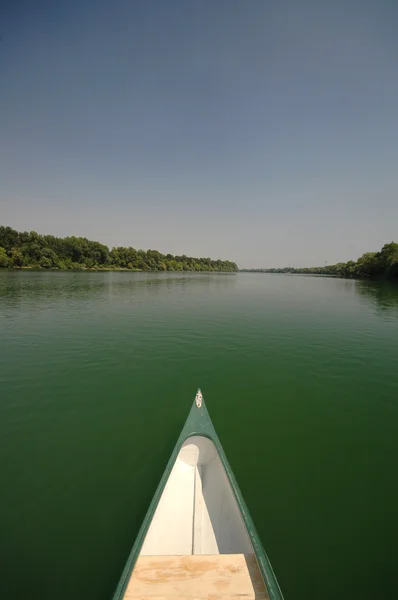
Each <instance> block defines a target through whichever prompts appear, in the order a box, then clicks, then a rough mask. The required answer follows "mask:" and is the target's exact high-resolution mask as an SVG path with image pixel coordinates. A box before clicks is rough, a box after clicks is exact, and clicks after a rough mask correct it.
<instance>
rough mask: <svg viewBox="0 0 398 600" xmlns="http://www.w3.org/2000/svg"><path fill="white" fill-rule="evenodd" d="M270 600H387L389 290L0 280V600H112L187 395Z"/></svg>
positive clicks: (395, 391)
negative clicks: (211, 441) (203, 412)
mask: <svg viewBox="0 0 398 600" xmlns="http://www.w3.org/2000/svg"><path fill="white" fill-rule="evenodd" d="M198 386H200V387H201V388H202V391H203V394H204V397H205V399H206V402H207V407H208V409H209V412H210V414H211V417H212V419H213V422H214V425H215V427H216V430H217V432H218V434H219V437H220V439H221V442H222V444H223V446H224V450H225V452H226V454H227V456H228V459H229V461H230V463H231V465H232V468H233V470H234V473H235V475H236V478H237V480H238V482H239V485H240V487H241V489H242V492H243V494H244V497H245V500H246V502H247V504H248V506H249V509H250V511H251V514H252V517H253V520H254V522H255V524H256V526H257V529H258V530H259V533H260V535H261V538H262V541H263V545H264V547H265V550H266V552H267V554H268V556H269V558H270V560H271V563H272V565H273V568H274V570H275V572H276V575H277V578H278V580H279V583H280V586H281V588H282V590H283V592H284V595H285V598H286V600H312V599H314V600H319V599H321V600H323V599H325V600H328V599H330V600H332V599H333V600H335V599H336V598H339V600H353V599H356V598H358V600H359V599H360V600H365V599H368V598H369V599H372V600H374V598H376V597H377V598H394V597H398V583H397V581H398V580H397V562H396V557H397V551H396V547H397V535H398V517H397V514H398V510H397V507H398V475H397V471H398V469H397V462H398V286H397V285H394V284H387V283H370V282H361V281H349V280H342V279H333V278H326V277H305V276H296V275H264V274H250V273H247V274H246V273H241V274H237V275H236V274H189V273H185V274H174V273H166V274H157V273H128V272H123V273H117V272H110V273H100V272H98V273H95V272H26V271H20V272H12V271H6V270H2V271H0V489H1V493H0V531H1V535H0V555H1V563H2V568H1V571H2V575H1V578H0V597H1V598H4V599H7V600H14V599H15V600H20V599H21V598H30V599H32V598H40V599H44V598H53V597H57V599H58V600H66V599H68V600H70V599H71V598H74V599H82V598H85V599H86V600H107V599H111V597H112V593H113V590H114V588H115V586H116V584H117V581H118V578H119V576H120V574H121V571H122V568H123V566H124V562H125V559H126V557H127V554H128V552H129V550H130V548H131V546H132V544H133V541H134V538H135V535H136V533H137V530H138V528H139V526H140V523H141V521H142V519H143V517H144V514H145V512H146V509H147V506H148V504H149V502H150V499H151V497H152V495H153V492H154V490H155V488H156V485H157V483H158V481H159V478H160V475H161V473H162V471H163V468H164V466H165V464H166V462H167V460H168V457H169V455H170V452H171V450H172V448H173V446H174V443H175V441H176V439H177V437H178V435H179V432H180V430H181V427H182V425H183V423H184V420H185V418H186V416H187V413H188V410H189V408H190V405H191V402H192V401H193V398H194V395H195V392H196V389H197V387H198Z"/></svg>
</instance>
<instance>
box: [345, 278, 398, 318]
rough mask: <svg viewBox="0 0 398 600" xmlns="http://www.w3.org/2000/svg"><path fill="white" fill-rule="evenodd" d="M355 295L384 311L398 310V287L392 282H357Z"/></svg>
mask: <svg viewBox="0 0 398 600" xmlns="http://www.w3.org/2000/svg"><path fill="white" fill-rule="evenodd" d="M355 293H356V295H357V296H359V297H360V298H363V299H365V300H367V301H368V302H370V303H371V304H372V306H374V307H375V308H377V309H379V310H382V311H391V310H392V311H396V310H397V309H398V285H397V284H396V283H395V282H391V281H356V282H355Z"/></svg>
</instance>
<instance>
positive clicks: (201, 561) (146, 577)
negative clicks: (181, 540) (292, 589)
mask: <svg viewBox="0 0 398 600" xmlns="http://www.w3.org/2000/svg"><path fill="white" fill-rule="evenodd" d="M124 598H125V600H171V599H173V600H203V599H206V600H230V599H231V600H232V599H234V598H239V600H269V596H268V594H267V591H266V588H265V586H264V582H263V580H262V577H261V574H260V571H259V568H258V565H257V561H256V557H255V556H254V554H249V555H244V554H215V555H199V554H196V555H191V556H140V557H139V558H138V561H137V564H136V565H135V568H134V570H133V573H132V575H131V578H130V581H129V584H128V587H127V590H126V593H125V596H124Z"/></svg>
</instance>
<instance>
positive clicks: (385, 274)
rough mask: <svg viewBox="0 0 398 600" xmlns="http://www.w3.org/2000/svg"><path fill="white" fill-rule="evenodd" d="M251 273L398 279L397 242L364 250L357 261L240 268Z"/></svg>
mask: <svg viewBox="0 0 398 600" xmlns="http://www.w3.org/2000/svg"><path fill="white" fill-rule="evenodd" d="M242 271H249V272H252V273H301V274H305V275H334V276H335V277H349V278H350V277H351V278H363V279H365V278H367V279H398V244H397V243H395V242H390V243H389V244H385V245H384V246H383V248H382V249H381V250H380V252H365V254H362V256H361V257H360V258H358V260H357V261H353V260H349V261H348V262H346V263H337V264H335V265H325V266H324V267H302V268H293V267H284V268H281V269H242Z"/></svg>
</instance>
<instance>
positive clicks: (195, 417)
mask: <svg viewBox="0 0 398 600" xmlns="http://www.w3.org/2000/svg"><path fill="white" fill-rule="evenodd" d="M194 436H201V437H205V438H207V439H209V440H211V441H212V442H213V443H214V445H215V447H216V449H217V452H218V454H219V457H220V460H221V463H222V465H223V467H224V469H225V473H226V475H227V478H228V481H229V483H230V486H231V489H232V492H233V495H234V497H235V500H236V502H237V504H238V507H239V510H240V513H241V515H242V519H243V521H244V524H245V526H246V529H247V533H248V535H249V538H250V542H251V544H252V546H253V550H254V553H255V555H256V559H257V563H258V567H259V569H260V572H261V575H262V577H263V579H264V583H265V586H266V588H267V592H268V594H269V597H270V600H283V595H282V592H281V590H280V588H279V585H278V582H277V579H276V577H275V574H274V572H273V569H272V566H271V563H270V561H269V559H268V557H267V555H266V553H265V550H264V548H263V546H262V543H261V541H260V537H259V535H258V533H257V530H256V528H255V526H254V523H253V521H252V518H251V516H250V513H249V510H248V508H247V506H246V503H245V501H244V499H243V496H242V493H241V491H240V489H239V486H238V484H237V481H236V479H235V476H234V474H233V471H232V469H231V467H230V465H229V463H228V460H227V457H226V455H225V453H224V450H223V448H222V445H221V443H220V440H219V439H218V436H217V433H216V431H215V429H214V427H213V424H212V421H211V419H210V416H209V413H208V412H207V409H206V405H205V402H204V400H203V401H202V403H201V406H200V407H198V406H197V404H196V402H195V401H194V403H193V405H192V408H191V411H190V413H189V415H188V418H187V420H186V422H185V425H184V427H183V429H182V431H181V434H180V436H179V438H178V440H177V443H176V445H175V446H174V449H173V452H172V453H171V456H170V458H169V461H168V463H167V466H166V468H165V470H164V472H163V475H162V477H161V479H160V481H159V484H158V487H157V489H156V492H155V494H154V496H153V498H152V501H151V503H150V505H149V508H148V511H147V513H146V515H145V518H144V520H143V522H142V525H141V527H140V530H139V532H138V535H137V538H136V540H135V542H134V545H133V547H132V549H131V552H130V554H129V556H128V558H127V562H126V565H125V567H124V569H123V572H122V575H121V577H120V580H119V583H118V586H117V588H116V591H115V593H114V596H113V600H122V599H123V597H124V594H125V592H126V589H127V586H128V583H129V580H130V577H131V573H132V572H133V569H134V566H135V564H136V562H137V559H138V557H139V555H140V552H141V548H142V546H143V543H144V540H145V537H146V535H147V533H148V529H149V526H150V524H151V522H152V519H153V516H154V514H155V512H156V509H157V507H158V504H159V502H160V499H161V497H162V494H163V491H164V489H165V486H166V483H167V481H168V479H169V476H170V473H171V471H172V469H173V467H174V464H175V462H176V460H177V457H178V455H179V452H180V450H181V448H182V446H183V444H184V443H185V442H186V441H187V440H188V439H189V438H191V437H194Z"/></svg>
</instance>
